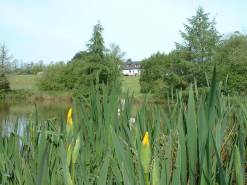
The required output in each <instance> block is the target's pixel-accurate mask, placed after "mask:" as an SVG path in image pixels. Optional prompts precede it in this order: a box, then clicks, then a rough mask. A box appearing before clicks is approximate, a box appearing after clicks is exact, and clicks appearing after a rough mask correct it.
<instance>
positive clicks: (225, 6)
mask: <svg viewBox="0 0 247 185" xmlns="http://www.w3.org/2000/svg"><path fill="white" fill-rule="evenodd" d="M199 6H201V7H203V8H204V9H205V11H206V12H208V13H210V17H211V18H212V17H215V18H216V22H217V25H216V27H217V29H218V31H219V32H220V33H221V34H226V35H227V34H230V33H231V32H234V31H236V30H238V31H241V32H244V33H247V21H246V18H247V11H246V10H247V1H246V0H42V1H37V0H0V43H5V44H6V45H7V47H8V49H9V51H10V53H11V54H12V55H13V57H14V58H16V59H19V60H22V61H24V62H31V61H34V62H37V61H39V60H43V61H44V62H45V63H49V62H51V61H53V62H57V61H65V62H66V61H68V60H70V59H71V58H72V57H73V56H74V54H75V53H76V52H78V51H82V50H86V44H87V42H88V40H89V39H90V37H91V35H92V30H93V26H94V25H95V24H96V23H97V20H100V22H101V24H102V26H103V27H104V32H103V36H104V40H105V45H106V46H107V47H108V46H109V45H110V43H116V44H118V45H119V46H120V48H121V50H122V51H124V52H126V55H125V59H128V58H131V59H132V60H142V59H144V58H147V57H149V56H150V55H152V54H153V53H156V52H158V51H160V52H165V53H168V52H170V51H171V50H172V49H174V48H175V44H174V43H175V42H181V40H182V39H181V37H180V34H179V30H183V23H186V19H187V18H190V17H191V16H193V15H195V12H196V9H197V8H198V7H199Z"/></svg>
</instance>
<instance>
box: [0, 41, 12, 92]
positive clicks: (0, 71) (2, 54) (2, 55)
mask: <svg viewBox="0 0 247 185" xmlns="http://www.w3.org/2000/svg"><path fill="white" fill-rule="evenodd" d="M10 58H11V57H10V56H9V53H8V49H7V47H6V45H5V44H2V45H1V48H0V91H2V90H4V91H6V90H9V89H10V86H9V81H8V79H7V77H6V75H5V73H6V69H5V67H6V64H7V62H9V60H10Z"/></svg>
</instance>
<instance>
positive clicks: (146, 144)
mask: <svg viewBox="0 0 247 185" xmlns="http://www.w3.org/2000/svg"><path fill="white" fill-rule="evenodd" d="M142 144H143V145H144V146H149V138H148V132H146V133H145V135H144V137H143V140H142Z"/></svg>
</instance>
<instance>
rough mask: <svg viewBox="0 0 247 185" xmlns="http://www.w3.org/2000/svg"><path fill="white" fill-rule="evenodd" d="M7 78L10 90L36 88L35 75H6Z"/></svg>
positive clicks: (35, 89) (33, 89)
mask: <svg viewBox="0 0 247 185" xmlns="http://www.w3.org/2000/svg"><path fill="white" fill-rule="evenodd" d="M7 78H8V80H9V82H10V88H11V89H12V90H20V89H23V90H32V91H37V90H38V87H37V75H8V76H7Z"/></svg>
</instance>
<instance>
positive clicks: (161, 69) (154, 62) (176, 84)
mask: <svg viewBox="0 0 247 185" xmlns="http://www.w3.org/2000/svg"><path fill="white" fill-rule="evenodd" d="M141 68H142V73H141V77H140V85H141V92H142V93H147V92H151V93H154V94H155V95H157V96H160V97H167V96H168V95H169V94H171V91H172V90H174V92H175V90H185V89H188V87H189V85H190V84H191V83H194V82H195V81H196V82H197V86H198V88H203V87H207V85H208V84H207V78H206V74H210V73H211V71H212V68H213V65H212V63H204V62H203V63H196V64H195V63H193V62H188V61H185V60H183V59H181V58H180V56H179V55H178V53H177V51H173V52H171V53H170V54H168V55H165V54H160V53H157V54H155V55H152V56H151V57H150V58H148V59H145V60H144V61H143V62H142V66H141ZM150 82H152V83H150Z"/></svg>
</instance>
